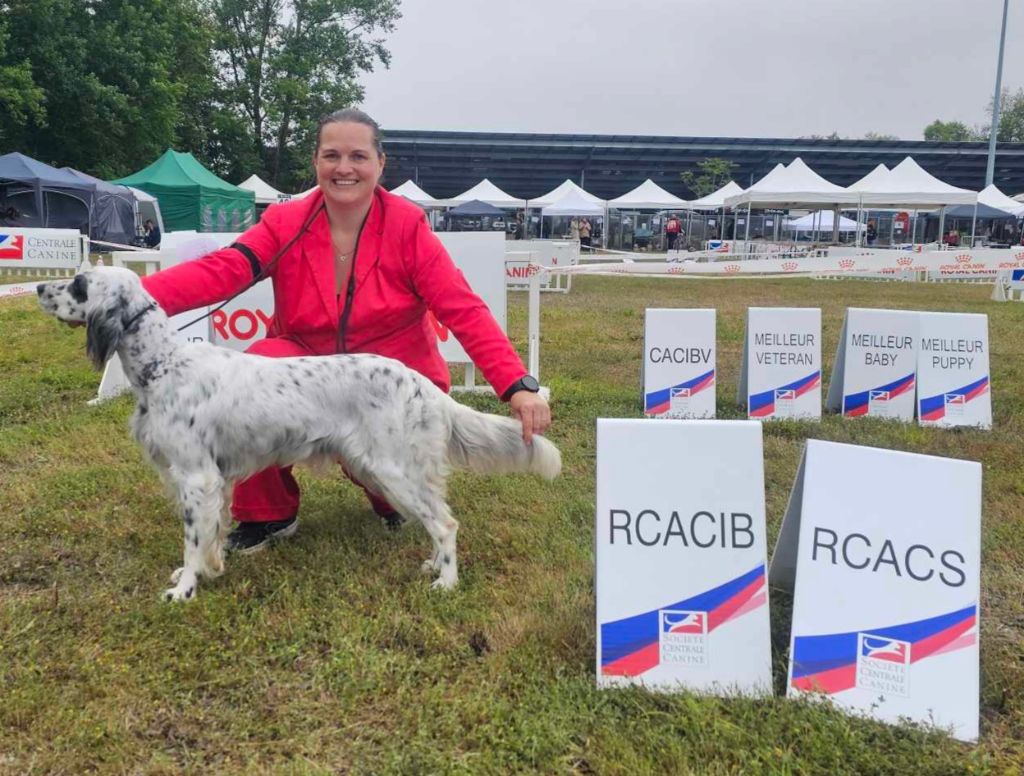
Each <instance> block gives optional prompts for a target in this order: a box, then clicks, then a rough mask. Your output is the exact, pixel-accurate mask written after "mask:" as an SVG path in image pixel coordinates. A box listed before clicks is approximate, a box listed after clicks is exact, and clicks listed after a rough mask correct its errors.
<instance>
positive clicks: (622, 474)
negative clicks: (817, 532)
mask: <svg viewBox="0 0 1024 776" xmlns="http://www.w3.org/2000/svg"><path fill="white" fill-rule="evenodd" d="M596 544H597V565H596V587H597V683H598V685H599V686H602V687H607V686H616V685H622V684H642V685H644V686H646V687H650V688H653V689H662V690H678V689H688V690H695V691H700V692H709V693H721V694H736V693H739V694H744V695H754V696H765V695H770V694H771V691H772V683H771V649H770V644H769V627H768V593H767V589H766V588H765V551H766V540H765V508H764V462H763V458H762V438H761V424H760V423H756V422H752V421H715V420H664V421H661V422H658V423H651V422H649V421H646V420H608V419H599V420H598V421H597V533H596Z"/></svg>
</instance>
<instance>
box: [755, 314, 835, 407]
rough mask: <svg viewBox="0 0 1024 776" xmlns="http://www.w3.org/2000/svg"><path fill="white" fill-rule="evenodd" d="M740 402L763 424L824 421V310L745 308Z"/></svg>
mask: <svg viewBox="0 0 1024 776" xmlns="http://www.w3.org/2000/svg"><path fill="white" fill-rule="evenodd" d="M736 400H737V401H738V402H740V403H741V404H744V403H745V404H746V406H747V417H750V418H757V419H759V420H765V419H769V418H813V419H820V418H821V310H820V309H818V308H816V307H799V308H798V307H750V308H748V309H747V328H746V333H745V335H744V338H743V367H742V372H741V373H740V384H739V390H738V392H737V397H736Z"/></svg>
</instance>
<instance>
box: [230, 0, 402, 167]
mask: <svg viewBox="0 0 1024 776" xmlns="http://www.w3.org/2000/svg"><path fill="white" fill-rule="evenodd" d="M212 10H213V14H214V18H215V19H216V22H217V26H218V37H217V40H216V49H217V55H218V59H217V64H218V68H219V73H218V77H219V86H220V88H221V95H222V98H223V102H224V104H225V106H227V111H228V112H229V113H231V114H232V115H233V116H234V117H235V118H237V119H238V120H240V121H244V122H245V124H246V127H247V129H248V134H249V137H250V139H251V143H252V145H251V153H252V154H253V155H255V157H256V158H258V159H259V161H260V162H261V164H260V169H261V171H262V172H263V174H264V177H266V178H267V180H269V181H270V182H271V183H272V184H273V185H275V186H278V187H282V186H283V187H294V186H296V185H298V184H299V183H301V182H303V180H302V179H304V178H305V177H306V176H305V170H306V169H307V168H308V166H309V158H310V157H311V155H312V150H313V149H312V142H311V138H312V134H313V132H314V131H315V129H316V123H317V118H318V117H319V116H320V115H321V114H323V113H325V112H328V111H329V110H334V109H337V108H340V107H344V106H347V105H351V104H353V103H355V102H358V101H359V100H360V99H362V96H363V91H362V88H361V87H360V85H359V83H358V82H357V81H356V78H357V76H358V75H359V73H361V72H364V71H369V70H372V69H373V67H374V66H375V65H376V64H377V63H378V62H380V63H382V64H384V65H385V66H386V65H387V64H388V62H389V61H390V56H389V54H388V52H387V50H386V49H385V48H384V43H383V39H382V38H379V37H377V36H378V35H379V34H381V33H384V32H389V31H391V30H392V29H394V23H395V21H396V20H397V19H398V18H399V17H400V14H399V12H398V0H212Z"/></svg>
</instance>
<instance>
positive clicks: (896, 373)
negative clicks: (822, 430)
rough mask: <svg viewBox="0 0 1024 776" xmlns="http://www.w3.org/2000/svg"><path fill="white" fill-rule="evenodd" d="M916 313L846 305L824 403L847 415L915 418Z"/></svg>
mask: <svg viewBox="0 0 1024 776" xmlns="http://www.w3.org/2000/svg"><path fill="white" fill-rule="evenodd" d="M918 320H919V319H918V314H917V313H916V312H908V311H903V310H870V309H863V308H859V307H851V308H849V309H848V310H847V311H846V318H845V320H844V321H843V331H842V333H841V334H840V336H839V345H838V347H837V348H836V358H835V363H834V366H833V367H832V381H831V383H830V384H829V390H828V398H827V399H826V401H825V406H826V407H828V409H830V410H832V411H833V412H842V414H843V416H844V417H848V418H859V417H868V416H870V417H877V418H894V419H897V420H903V421H907V422H910V421H912V420H913V419H914V405H915V393H914V388H915V384H916V383H915V379H916V375H917V338H918Z"/></svg>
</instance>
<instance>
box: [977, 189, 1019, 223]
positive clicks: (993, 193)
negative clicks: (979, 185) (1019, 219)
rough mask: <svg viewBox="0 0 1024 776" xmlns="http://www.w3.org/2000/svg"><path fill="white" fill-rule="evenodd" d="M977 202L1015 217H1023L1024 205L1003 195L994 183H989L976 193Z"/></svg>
mask: <svg viewBox="0 0 1024 776" xmlns="http://www.w3.org/2000/svg"><path fill="white" fill-rule="evenodd" d="M978 202H980V203H981V204H982V205H988V206H989V207H994V208H998V209H999V210H1005V211H1006V212H1007V213H1013V215H1015V216H1020V215H1024V204H1021V203H1020V202H1018V201H1017V200H1015V199H1012V198H1010V197H1008V196H1006V195H1005V194H1003V192H1001V191H1000V190H999V189H998V188H996V185H995V184H994V183H990V184H989V185H988V186H986V187H985V188H983V189H982V190H981V191H979V192H978Z"/></svg>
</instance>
